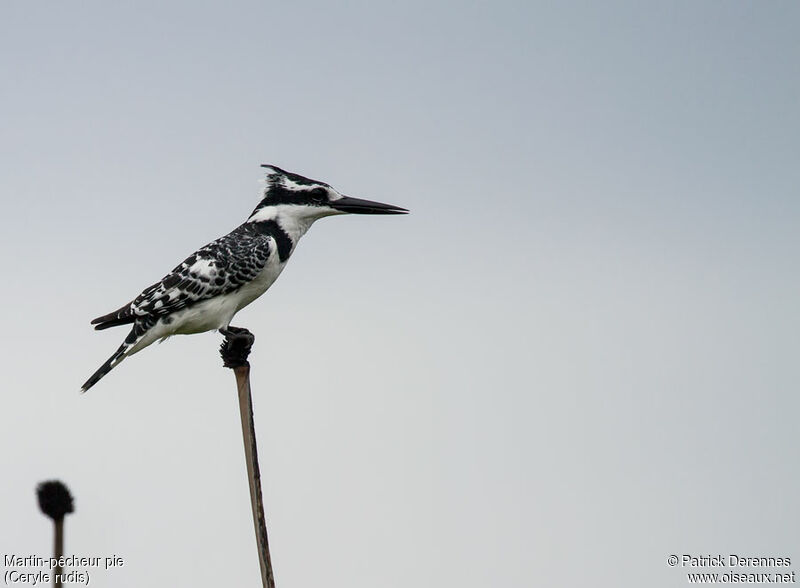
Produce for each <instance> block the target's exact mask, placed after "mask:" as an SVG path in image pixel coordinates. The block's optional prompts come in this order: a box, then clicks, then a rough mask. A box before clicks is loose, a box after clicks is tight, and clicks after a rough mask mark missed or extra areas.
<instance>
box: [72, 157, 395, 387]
mask: <svg viewBox="0 0 800 588" xmlns="http://www.w3.org/2000/svg"><path fill="white" fill-rule="evenodd" d="M261 167H263V168H264V169H265V173H266V178H265V184H266V186H265V188H264V191H263V194H262V198H261V200H260V202H259V203H258V205H257V206H256V207H255V209H254V210H253V212H252V213H250V216H249V217H247V220H245V222H244V223H242V224H241V225H239V226H238V227H236V228H235V229H233V230H232V231H231V232H230V233H228V234H227V235H224V236H222V237H220V238H219V239H216V240H214V241H212V242H211V243H208V244H207V245H204V246H203V247H201V248H200V249H198V250H197V251H195V252H194V253H192V254H191V255H190V256H189V257H187V258H186V259H184V260H183V261H182V262H181V263H180V264H179V265H177V266H176V267H175V268H174V269H173V270H172V271H171V272H170V273H168V274H167V275H165V276H164V277H163V278H162V279H161V280H160V281H158V282H156V283H155V284H153V285H152V286H149V287H148V288H145V289H144V290H142V292H141V294H139V295H138V296H137V297H136V298H134V299H133V300H132V301H131V302H129V303H128V304H125V305H124V306H122V307H121V308H119V309H118V310H115V311H114V312H110V313H108V314H104V315H103V316H100V317H97V318H96V319H94V320H92V321H91V324H93V325H94V328H95V329H96V330H103V329H108V328H111V327H117V326H122V325H132V326H131V330H130V332H129V333H128V335H127V337H125V340H124V341H123V343H122V345H120V346H119V349H117V350H116V351H115V352H114V354H113V355H112V356H111V357H109V358H108V360H107V361H106V362H105V363H104V364H103V365H101V366H100V368H99V369H98V370H97V371H96V372H94V374H92V376H91V377H90V378H89V379H88V380H86V383H84V384H83V386H82V387H81V392H86V391H87V390H89V388H91V387H92V386H94V385H95V384H97V382H99V381H100V379H101V378H103V377H104V376H105V375H106V374H108V372H110V371H111V370H112V369H114V368H115V367H116V366H117V365H119V364H120V362H121V361H123V360H124V359H125V358H126V357H128V356H131V355H133V354H134V353H138V352H139V351H141V350H142V349H144V348H145V347H147V346H149V345H151V344H152V343H154V342H155V341H164V340H165V339H166V338H167V337H170V336H171V335H179V334H180V335H184V334H185V335H188V334H194V333H202V332H205V331H213V330H218V331H219V332H220V333H222V334H223V335H226V336H228V335H230V334H233V333H236V332H239V331H243V330H244V329H238V328H236V327H232V326H231V324H230V323H231V320H232V319H233V317H234V315H235V314H236V313H237V312H239V311H240V310H241V309H243V308H244V307H245V306H247V305H248V304H250V303H251V302H253V301H254V300H255V299H256V298H258V297H259V296H261V295H262V294H263V293H264V292H266V291H267V290H268V289H269V287H270V286H271V285H272V284H273V282H275V280H276V279H277V278H278V276H279V275H280V273H281V271H283V268H284V267H285V266H286V263H287V262H288V261H289V258H290V257H291V255H292V252H293V251H294V249H295V247H297V243H298V241H299V240H300V238H301V237H302V236H303V235H304V234H305V233H306V231H307V230H308V229H309V227H310V226H311V225H312V224H313V223H314V221H316V220H318V219H321V218H323V217H326V216H333V215H341V214H406V213H408V210H407V209H405V208H401V207H399V206H394V205H391V204H382V203H380V202H373V201H370V200H362V199H360V198H352V197H349V196H345V195H343V194H341V193H340V192H339V191H337V190H336V189H334V188H333V187H332V186H331V185H330V184H327V183H325V182H321V181H318V180H312V179H309V178H307V177H304V176H301V175H299V174H296V173H292V172H288V171H284V170H283V169H281V168H279V167H277V166H275V165H270V164H264V165H262V166H261Z"/></svg>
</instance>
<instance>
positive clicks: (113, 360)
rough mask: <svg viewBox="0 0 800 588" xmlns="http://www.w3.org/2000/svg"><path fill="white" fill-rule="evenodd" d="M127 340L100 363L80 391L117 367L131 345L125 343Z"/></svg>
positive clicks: (83, 390)
mask: <svg viewBox="0 0 800 588" xmlns="http://www.w3.org/2000/svg"><path fill="white" fill-rule="evenodd" d="M131 333H133V331H131ZM129 338H130V337H129ZM127 340H128V339H126V340H125V341H126V343H123V344H122V345H120V346H119V349H117V350H116V351H115V352H114V355H112V356H111V357H109V358H108V360H107V361H106V362H105V363H104V364H103V365H101V366H100V368H99V369H98V370H97V371H96V372H95V373H93V374H92V376H91V377H90V378H89V379H88V380H86V383H85V384H84V385H83V386H81V392H86V391H87V390H88V389H89V388H91V387H92V386H94V385H95V384H97V382H99V381H100V379H101V378H102V377H103V376H105V375H106V374H107V373H108V372H110V371H111V370H113V369H114V368H115V367H117V366H118V365H119V364H120V362H121V361H122V360H123V359H125V356H126V355H127V354H128V350H129V349H130V348H131V347H132V346H133V345H132V344H130V343H127Z"/></svg>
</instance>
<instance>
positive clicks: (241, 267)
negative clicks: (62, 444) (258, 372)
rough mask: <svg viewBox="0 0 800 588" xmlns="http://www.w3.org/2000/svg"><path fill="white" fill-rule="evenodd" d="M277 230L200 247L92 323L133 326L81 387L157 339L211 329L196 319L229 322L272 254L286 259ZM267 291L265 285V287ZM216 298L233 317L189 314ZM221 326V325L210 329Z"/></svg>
mask: <svg viewBox="0 0 800 588" xmlns="http://www.w3.org/2000/svg"><path fill="white" fill-rule="evenodd" d="M274 229H275V227H273V226H272V224H271V223H244V224H243V225H240V226H239V227H237V228H236V229H234V230H233V231H231V232H230V233H228V234H227V235H225V236H224V237H220V238H219V239H217V240H215V241H212V242H211V243H209V244H208V245H205V246H204V247H201V248H200V249H198V250H197V251H196V252H195V253H193V254H192V255H190V256H189V257H187V258H186V259H185V260H184V261H183V262H182V263H181V264H180V265H178V266H177V267H175V269H173V270H172V271H171V272H170V273H169V274H167V275H166V276H164V277H163V278H162V279H161V280H160V281H158V282H156V283H155V284H153V285H152V286H150V287H148V288H146V289H145V290H144V291H143V292H142V293H141V294H139V295H138V296H137V297H136V298H135V299H134V300H133V301H131V302H130V303H129V304H126V305H125V306H123V307H122V308H120V309H119V310H117V311H115V312H112V313H109V314H107V315H104V316H101V317H98V318H96V319H94V320H93V321H92V324H94V325H95V329H98V330H101V329H107V328H109V327H113V326H117V325H124V324H130V323H133V328H132V329H131V331H130V333H129V334H128V336H127V337H126V338H125V341H124V343H123V344H122V345H121V346H120V348H119V349H118V350H117V351H116V353H115V354H114V355H112V356H111V357H110V358H109V360H108V361H107V362H106V363H105V364H103V365H102V366H101V367H100V369H99V370H97V372H95V374H94V375H93V376H92V377H91V378H89V380H88V381H87V382H86V384H84V386H83V389H84V390H88V389H89V388H90V387H91V386H93V385H94V384H95V383H96V382H97V381H98V380H99V379H100V378H102V377H103V376H104V375H105V374H106V373H108V372H109V371H110V370H111V369H112V368H113V367H115V366H116V365H117V364H118V363H119V362H120V361H122V360H123V359H124V358H125V357H126V356H127V355H130V354H131V353H135V352H136V351H138V350H139V349H140V348H142V347H146V346H147V345H149V344H150V343H152V342H153V340H155V339H160V338H163V337H164V336H168V335H169V334H172V333H180V332H199V331H203V330H208V328H209V327H204V328H199V327H197V326H193V325H192V324H191V321H192V320H193V319H197V317H200V318H201V320H219V321H220V322H222V323H224V322H225V318H227V320H230V318H231V316H232V315H233V314H234V313H235V311H236V310H238V308H240V307H241V306H243V305H244V304H245V303H246V302H247V301H249V300H239V299H238V298H240V297H237V294H239V293H240V292H242V290H244V289H245V288H246V287H247V286H248V285H249V284H252V283H253V282H254V281H257V280H258V278H259V276H260V275H262V272H264V269H265V267H266V266H267V264H268V263H269V261H270V256H271V255H275V256H277V257H278V258H279V259H280V261H285V259H286V258H288V255H289V251H288V250H286V249H285V243H284V239H283V238H282V237H284V236H285V235H281V234H278V235H275V234H274ZM271 246H272V247H271ZM266 287H267V284H265V287H264V289H266ZM258 294H260V292H257V294H256V295H258ZM212 299H220V300H223V299H224V300H226V301H227V303H228V308H226V309H225V311H224V312H225V313H229V314H230V316H226V315H223V316H222V317H221V318H219V317H215V316H213V314H212V313H208V312H205V313H203V312H197V313H194V314H193V313H192V312H191V311H192V309H196V308H198V307H200V308H202V304H203V303H204V302H205V301H211V300H212ZM195 315H196V316H195ZM219 326H222V325H215V326H212V327H210V328H218V327H219ZM162 332H163V333H162Z"/></svg>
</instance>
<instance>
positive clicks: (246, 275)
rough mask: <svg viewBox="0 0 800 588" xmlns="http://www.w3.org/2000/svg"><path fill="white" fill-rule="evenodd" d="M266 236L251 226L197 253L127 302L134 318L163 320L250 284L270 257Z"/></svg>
mask: <svg viewBox="0 0 800 588" xmlns="http://www.w3.org/2000/svg"><path fill="white" fill-rule="evenodd" d="M269 244H270V239H269V235H268V234H267V233H265V232H263V231H260V230H259V227H258V226H257V225H254V224H253V223H245V224H243V225H241V226H240V227H238V228H236V229H235V230H234V231H232V232H231V233H228V234H227V235H225V236H224V237H221V238H219V239H217V240H216V241H213V242H211V243H209V244H208V245H206V246H205V247H202V248H200V249H198V250H197V251H196V252H195V253H193V254H192V255H190V256H189V257H187V258H186V259H185V260H184V261H183V262H182V263H181V264H180V265H179V266H177V267H176V268H175V269H173V270H172V272H171V273H169V274H167V275H166V276H164V278H163V279H162V280H161V281H160V282H158V283H156V284H153V285H152V286H150V287H149V288H147V289H146V290H144V291H143V292H142V293H141V294H139V296H137V297H136V299H135V300H134V301H133V302H131V305H130V307H131V312H132V313H133V315H134V316H135V317H137V319H138V318H145V317H153V318H157V317H165V316H168V315H170V314H173V313H175V312H176V311H179V310H181V309H184V308H186V307H188V306H191V305H194V304H196V303H198V302H201V301H203V300H206V299H209V298H214V297H215V296H221V295H223V294H228V293H230V292H233V291H234V290H237V289H239V288H240V287H241V286H243V285H244V284H246V283H248V282H251V281H252V280H254V279H255V278H256V277H257V276H258V274H259V273H260V272H261V271H262V270H263V269H264V266H265V265H266V263H267V260H268V259H269V256H270V245H269Z"/></svg>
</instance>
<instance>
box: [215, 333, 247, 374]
mask: <svg viewBox="0 0 800 588" xmlns="http://www.w3.org/2000/svg"><path fill="white" fill-rule="evenodd" d="M219 332H220V333H221V334H222V335H224V336H225V340H224V341H223V342H222V345H221V346H220V348H219V353H220V355H221V356H222V363H223V365H224V366H225V367H227V368H237V367H242V366H249V365H250V364H249V363H248V361H247V357H248V356H249V355H250V349H251V348H252V347H253V343H254V342H255V340H256V338H255V335H253V333H251V332H250V331H248V330H247V329H243V328H241V327H231V326H228V327H227V328H224V329H219Z"/></svg>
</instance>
